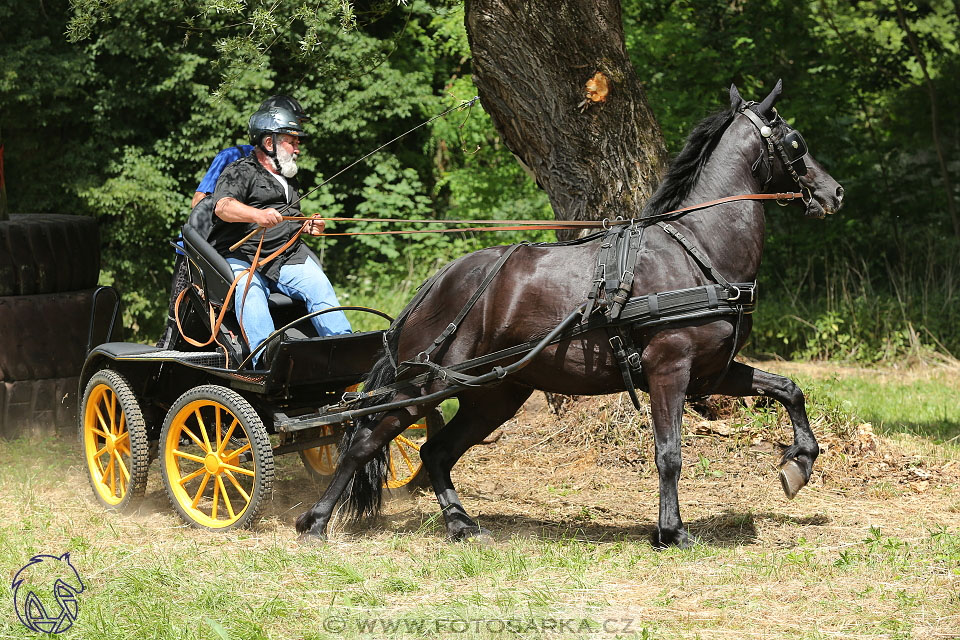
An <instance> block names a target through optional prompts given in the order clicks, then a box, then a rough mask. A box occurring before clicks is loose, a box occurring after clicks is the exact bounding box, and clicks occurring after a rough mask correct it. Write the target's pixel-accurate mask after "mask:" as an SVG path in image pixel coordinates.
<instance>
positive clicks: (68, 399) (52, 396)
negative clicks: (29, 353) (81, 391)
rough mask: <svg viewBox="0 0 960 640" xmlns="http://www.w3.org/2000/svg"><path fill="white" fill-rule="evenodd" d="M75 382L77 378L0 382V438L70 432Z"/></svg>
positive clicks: (74, 417) (73, 424) (73, 419)
mask: <svg viewBox="0 0 960 640" xmlns="http://www.w3.org/2000/svg"><path fill="white" fill-rule="evenodd" d="M79 384H80V379H79V377H72V378H53V379H46V380H18V381H15V382H10V381H0V437H3V438H17V437H20V436H34V435H43V436H49V435H51V434H53V433H55V432H58V431H60V432H64V433H67V434H72V433H73V430H74V429H75V428H76V424H77V392H78V386H79ZM71 437H72V435H71Z"/></svg>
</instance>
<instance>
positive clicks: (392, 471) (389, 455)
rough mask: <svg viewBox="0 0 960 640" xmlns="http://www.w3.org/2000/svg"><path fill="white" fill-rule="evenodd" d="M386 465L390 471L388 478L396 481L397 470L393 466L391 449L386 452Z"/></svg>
mask: <svg viewBox="0 0 960 640" xmlns="http://www.w3.org/2000/svg"><path fill="white" fill-rule="evenodd" d="M387 463H388V467H389V469H390V477H391V478H393V479H394V480H396V479H397V470H396V468H395V467H394V466H393V447H390V449H388V452H387Z"/></svg>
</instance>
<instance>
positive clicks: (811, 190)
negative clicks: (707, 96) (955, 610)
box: [730, 80, 843, 218]
mask: <svg viewBox="0 0 960 640" xmlns="http://www.w3.org/2000/svg"><path fill="white" fill-rule="evenodd" d="M782 91H783V81H782V80H777V84H776V86H775V87H774V88H773V91H771V92H770V94H769V95H767V97H766V98H764V99H763V100H762V101H761V102H759V103H757V102H747V101H746V100H744V99H743V98H741V97H740V92H739V91H738V90H737V86H736V85H730V108H731V109H732V110H733V112H734V113H740V114H743V115H744V116H745V117H747V118H748V119H749V120H750V121H751V122H752V123H753V124H754V128H755V129H756V133H757V136H756V143H757V144H758V154H759V155H758V156H757V160H756V161H755V163H754V165H753V167H754V169H753V170H754V173H755V174H756V175H757V179H758V180H759V181H760V182H761V184H762V185H763V186H764V188H765V190H767V191H796V190H797V188H798V187H799V191H800V192H801V193H803V194H804V197H803V203H804V205H805V206H806V214H807V215H808V216H810V217H813V218H823V217H824V216H825V215H827V214H828V213H836V212H837V211H839V209H840V207H841V206H843V187H842V186H840V183H839V182H837V181H836V180H835V179H834V178H833V176H831V175H830V174H829V173H827V171H826V169H824V168H823V166H822V165H821V164H820V163H819V162H817V160H816V159H815V158H814V157H813V155H811V154H810V151H809V149H807V144H806V142H805V141H804V139H803V136H802V135H800V132H799V131H797V130H796V129H794V128H793V127H791V126H790V125H788V124H787V122H786V121H785V120H784V119H783V117H781V116H780V114H779V113H778V112H777V109H776V107H775V106H774V105H775V104H776V102H777V100H778V99H779V98H780V94H781V93H782Z"/></svg>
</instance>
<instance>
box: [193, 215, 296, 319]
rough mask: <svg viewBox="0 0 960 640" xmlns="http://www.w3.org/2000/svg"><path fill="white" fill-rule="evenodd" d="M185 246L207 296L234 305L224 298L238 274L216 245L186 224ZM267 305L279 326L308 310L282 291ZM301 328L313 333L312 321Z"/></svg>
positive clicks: (215, 301)
mask: <svg viewBox="0 0 960 640" xmlns="http://www.w3.org/2000/svg"><path fill="white" fill-rule="evenodd" d="M183 248H184V251H185V252H186V254H187V257H188V258H189V259H190V261H191V263H192V264H191V267H193V266H196V267H197V268H198V269H199V270H200V274H199V276H200V279H201V282H200V283H198V284H200V286H201V287H203V288H204V290H205V292H206V295H207V299H208V300H209V301H210V302H212V303H213V304H215V305H218V306H220V305H223V304H224V303H225V302H226V304H227V306H228V307H230V306H232V305H233V300H232V299H231V300H225V299H226V297H227V292H228V291H229V290H230V285H231V284H232V283H233V280H234V278H235V276H234V275H233V270H232V269H231V268H230V264H229V263H228V262H227V260H226V258H224V257H223V256H222V255H220V253H219V252H218V251H217V250H216V249H214V248H213V245H211V244H210V243H209V242H207V240H206V238H204V237H203V234H202V233H201V231H200V230H199V229H198V228H197V227H196V226H194V225H191V224H190V223H187V224H186V225H184V227H183ZM268 304H269V305H270V314H271V315H272V316H273V317H274V320H275V322H276V323H277V324H278V326H279V325H284V324H288V323H289V322H292V321H293V320H295V319H297V318H299V317H301V316H303V315H306V313H307V309H306V307H305V306H304V304H303V303H302V302H300V301H299V300H293V299H292V298H290V297H289V296H286V295H284V294H282V293H276V292H273V293H271V294H270V297H269V300H268ZM300 330H301V331H307V332H310V324H309V323H307V326H306V327H300ZM290 331H291V332H294V331H295V330H293V329H291V330H290ZM298 337H299V336H298Z"/></svg>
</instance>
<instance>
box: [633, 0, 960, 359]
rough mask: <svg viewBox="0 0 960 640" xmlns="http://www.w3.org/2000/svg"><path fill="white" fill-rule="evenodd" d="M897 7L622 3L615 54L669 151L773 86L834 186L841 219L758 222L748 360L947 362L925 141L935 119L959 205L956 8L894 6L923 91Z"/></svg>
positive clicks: (951, 339) (782, 217) (934, 184)
mask: <svg viewBox="0 0 960 640" xmlns="http://www.w3.org/2000/svg"><path fill="white" fill-rule="evenodd" d="M897 1H899V0H877V1H874V2H857V3H844V2H838V1H837V0H819V1H817V2H804V3H796V2H786V1H784V0H774V1H773V2H760V1H756V0H746V1H744V2H733V3H730V2H720V1H717V0H681V1H679V2H663V1H661V0H625V1H624V3H623V9H624V23H625V26H626V39H627V46H628V50H629V52H630V55H631V57H632V59H633V61H634V63H635V65H636V68H637V71H638V74H639V76H640V78H641V79H642V80H643V81H644V83H645V86H646V90H647V95H648V97H649V100H650V103H651V106H652V108H653V110H654V112H655V113H656V114H657V117H658V120H659V122H660V124H661V126H662V129H663V132H664V137H665V138H666V141H667V145H668V147H669V148H670V149H671V150H673V151H678V150H679V149H680V147H681V146H682V144H683V140H684V137H685V136H686V133H687V132H688V131H689V130H690V127H691V126H692V125H693V124H694V123H696V122H697V121H698V120H699V119H700V118H702V117H703V116H704V115H706V113H708V112H709V111H711V110H714V109H719V108H721V107H723V106H724V105H725V104H726V103H727V96H726V89H727V87H728V86H729V85H730V83H731V82H735V83H736V84H737V85H738V87H739V89H740V91H741V93H742V94H743V95H744V96H745V97H747V98H748V99H751V98H752V99H756V100H759V99H761V98H762V97H763V96H764V95H766V92H767V91H769V90H770V88H772V86H773V83H774V82H775V81H776V79H777V78H783V80H784V96H783V98H782V99H781V103H780V107H781V112H782V113H783V115H784V117H785V118H787V119H788V120H789V121H791V122H792V123H793V124H794V126H796V127H797V128H798V129H800V130H801V131H802V132H803V134H804V136H805V137H806V139H807V141H808V143H809V146H810V149H811V152H812V153H813V154H814V156H816V157H817V159H818V160H820V161H821V163H822V164H824V166H825V167H826V168H827V169H828V170H829V171H830V173H831V174H832V175H833V176H834V177H836V178H837V179H838V180H839V181H840V182H841V183H842V184H843V186H844V189H845V197H844V199H845V206H844V208H843V209H842V210H841V212H840V213H839V214H838V215H836V216H834V217H832V218H831V219H828V220H826V221H822V222H821V221H809V220H804V219H802V218H800V217H799V216H798V215H797V214H796V210H795V209H794V208H787V209H782V210H781V209H776V208H772V209H771V212H772V211H774V210H775V213H772V215H770V216H769V218H768V236H767V238H768V240H767V247H766V251H765V255H764V264H763V268H762V269H761V273H760V277H761V287H762V296H763V297H762V302H761V305H760V310H759V312H758V314H757V317H756V319H757V326H756V329H755V333H754V336H753V344H752V348H753V349H755V350H757V351H765V352H772V353H778V354H781V355H784V356H788V357H837V356H840V357H845V358H851V359H856V360H865V361H873V360H877V359H880V358H883V357H888V356H892V355H898V354H903V353H904V352H905V351H908V350H910V349H914V348H915V347H916V343H917V341H918V340H919V342H920V343H922V344H923V345H925V346H928V347H933V348H936V349H938V350H944V349H946V350H949V351H952V352H954V353H955V354H956V353H960V336H958V334H957V329H956V327H957V326H958V325H957V315H956V307H957V305H956V292H955V289H956V284H955V283H956V275H957V273H958V269H960V238H958V237H957V236H956V235H955V233H954V226H953V224H952V219H951V215H950V213H949V207H948V203H947V189H946V185H945V183H944V180H943V175H942V172H941V169H940V165H939V161H938V157H937V149H936V145H935V144H934V138H933V136H932V135H931V132H932V124H933V123H932V109H933V107H934V106H935V107H936V110H937V112H938V115H939V119H938V124H939V134H940V135H939V138H938V140H937V141H938V142H939V145H940V146H941V148H942V150H943V151H944V154H945V159H946V166H947V169H948V171H949V172H950V175H951V176H952V179H951V181H952V185H953V193H954V199H955V200H960V192H958V191H957V190H956V187H957V183H958V182H960V156H958V154H960V143H958V141H960V119H958V115H957V114H958V113H960V92H957V91H956V78H957V76H958V72H960V53H958V47H960V41H958V37H960V14H958V13H957V11H956V3H950V2H944V1H937V2H929V3H917V4H909V3H904V4H903V11H904V18H905V22H906V25H907V26H908V27H909V28H910V29H911V31H912V32H914V33H915V34H916V37H917V41H918V46H919V49H920V52H921V56H922V58H923V64H925V65H926V68H927V72H928V73H929V76H930V78H931V81H930V85H929V86H928V85H926V83H925V78H924V75H923V72H922V69H921V61H920V60H918V59H917V57H916V56H915V55H914V53H913V51H912V48H911V47H910V45H909V42H908V37H907V32H906V31H905V29H904V28H903V25H901V24H900V22H899V19H898V16H897V10H896V6H897V5H896V3H897ZM931 89H932V90H933V92H934V94H935V96H936V103H935V105H934V104H933V103H932V102H931V97H930V90H931ZM934 274H936V275H934Z"/></svg>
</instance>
